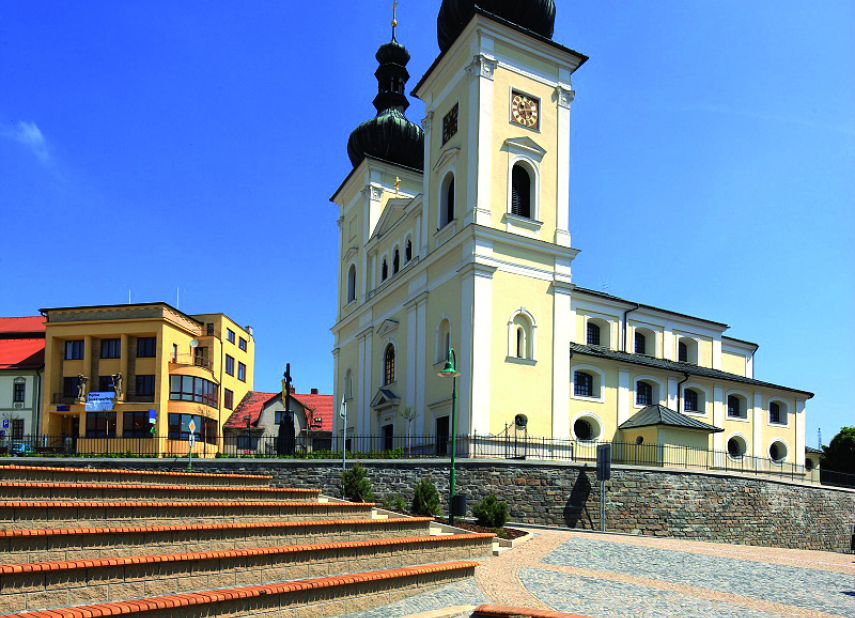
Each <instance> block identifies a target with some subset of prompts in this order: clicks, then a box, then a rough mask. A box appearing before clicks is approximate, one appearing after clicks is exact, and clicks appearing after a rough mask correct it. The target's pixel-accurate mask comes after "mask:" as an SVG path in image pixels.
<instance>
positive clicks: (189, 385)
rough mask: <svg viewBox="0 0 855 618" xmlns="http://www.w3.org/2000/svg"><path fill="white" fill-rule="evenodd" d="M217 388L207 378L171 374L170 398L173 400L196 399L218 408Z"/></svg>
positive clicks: (198, 401)
mask: <svg viewBox="0 0 855 618" xmlns="http://www.w3.org/2000/svg"><path fill="white" fill-rule="evenodd" d="M217 388H218V387H217V385H216V384H214V383H213V382H211V381H210V380H206V379H205V378H195V377H193V376H169V398H170V399H171V400H173V401H194V402H196V403H204V404H205V405H208V406H210V407H212V408H216V407H217V405H219V402H218V399H219V392H218V390H217Z"/></svg>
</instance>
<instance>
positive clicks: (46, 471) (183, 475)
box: [0, 463, 273, 487]
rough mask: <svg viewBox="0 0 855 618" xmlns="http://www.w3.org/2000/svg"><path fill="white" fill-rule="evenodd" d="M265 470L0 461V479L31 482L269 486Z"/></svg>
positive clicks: (269, 478) (268, 476) (270, 477)
mask: <svg viewBox="0 0 855 618" xmlns="http://www.w3.org/2000/svg"><path fill="white" fill-rule="evenodd" d="M272 479H273V477H272V476H270V475H266V474H211V473H206V472H161V471H157V470H110V469H107V468H84V467H77V468H68V467H63V466H62V465H61V464H60V465H57V466H47V465H33V466H29V465H19V464H7V463H0V481H22V482H33V483H128V482H130V483H136V484H140V485H158V484H164V485H179V484H180V485H217V486H219V487H268V486H269V485H270V481H271V480H272Z"/></svg>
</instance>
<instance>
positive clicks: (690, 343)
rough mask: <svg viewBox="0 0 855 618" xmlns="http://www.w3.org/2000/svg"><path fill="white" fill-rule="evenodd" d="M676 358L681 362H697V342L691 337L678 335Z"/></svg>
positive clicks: (695, 363)
mask: <svg viewBox="0 0 855 618" xmlns="http://www.w3.org/2000/svg"><path fill="white" fill-rule="evenodd" d="M677 360H678V361H680V362H681V363H692V364H694V365H697V364H698V342H697V341H696V340H695V339H692V338H691V337H680V339H679V341H678V342H677Z"/></svg>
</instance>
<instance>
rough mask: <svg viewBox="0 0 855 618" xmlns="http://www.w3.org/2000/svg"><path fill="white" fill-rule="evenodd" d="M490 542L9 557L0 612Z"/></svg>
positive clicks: (270, 579) (468, 551) (418, 561)
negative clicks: (25, 560)
mask: <svg viewBox="0 0 855 618" xmlns="http://www.w3.org/2000/svg"><path fill="white" fill-rule="evenodd" d="M491 542H492V535H484V534H465V535H458V536H453V537H435V536H434V537H432V536H424V537H406V538H398V539H371V540H365V541H345V542H340V543H321V544H313V545H293V546H287V547H266V548H255V549H238V550H230V551H212V552H191V553H181V554H158V555H151V556H132V557H123V558H96V559H89V560H71V561H53V562H36V563H29V564H10V565H3V566H0V612H3V611H18V610H23V609H27V610H42V609H54V608H58V607H64V606H66V605H75V604H78V603H92V602H106V601H108V600H111V601H118V600H122V601H128V600H133V599H140V598H145V597H147V596H156V595H162V594H186V593H191V592H202V591H205V590H210V589H214V588H222V587H224V586H234V585H249V584H266V583H278V582H285V581H294V580H298V579H303V578H308V577H320V576H329V575H345V574H347V573H353V572H359V571H361V570H365V569H391V568H402V567H408V566H413V565H424V564H435V563H440V562H448V561H453V560H471V559H477V558H482V557H486V556H487V555H489V551H490V543H491Z"/></svg>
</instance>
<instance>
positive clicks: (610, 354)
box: [570, 343, 813, 399]
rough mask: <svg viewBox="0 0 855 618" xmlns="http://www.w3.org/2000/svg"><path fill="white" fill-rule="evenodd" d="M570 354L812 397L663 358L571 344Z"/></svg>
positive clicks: (797, 391)
mask: <svg viewBox="0 0 855 618" xmlns="http://www.w3.org/2000/svg"><path fill="white" fill-rule="evenodd" d="M570 352H571V353H572V354H584V355H585V356H594V357H596V358H604V359H607V360H613V361H619V362H623V363H630V364H633V365H642V366H644V367H653V368H655V369H664V370H666V371H673V372H675V373H682V374H688V375H692V376H698V377H701V378H711V379H713V380H727V381H729V382H739V383H741V384H751V385H753V386H765V387H767V388H775V389H779V390H783V391H789V392H791V393H798V394H800V395H807V399H810V398H811V397H813V393H811V392H808V391H802V390H798V389H795V388H790V387H788V386H781V385H780V384H772V383H771V382H763V381H761V380H755V379H753V378H746V377H744V376H740V375H737V374H735V373H728V372H726V371H721V370H720V369H710V368H709V367H701V366H700V365H695V364H693V363H681V362H678V361H670V360H665V359H664V358H654V357H652V356H646V355H644V354H630V353H629V352H618V351H617V350H609V349H608V348H601V347H599V346H589V345H582V344H580V343H571V344H570Z"/></svg>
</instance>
